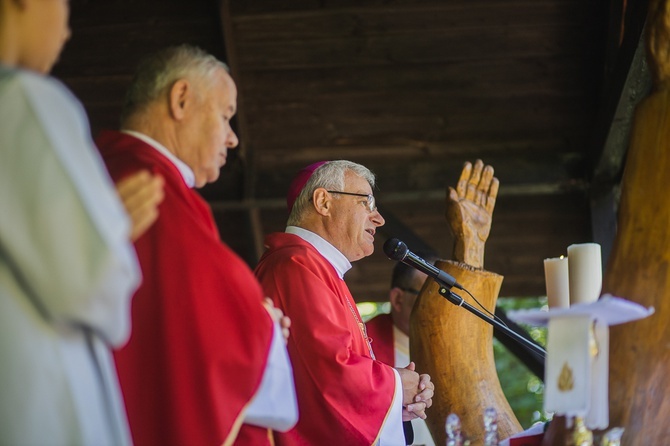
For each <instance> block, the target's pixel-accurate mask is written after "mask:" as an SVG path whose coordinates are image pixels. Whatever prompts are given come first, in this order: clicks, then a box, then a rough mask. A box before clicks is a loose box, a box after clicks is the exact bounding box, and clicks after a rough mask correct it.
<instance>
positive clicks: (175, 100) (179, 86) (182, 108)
mask: <svg viewBox="0 0 670 446" xmlns="http://www.w3.org/2000/svg"><path fill="white" fill-rule="evenodd" d="M192 96H193V88H192V87H191V84H190V83H189V82H188V81H187V80H186V79H179V80H178V81H177V82H175V83H174V84H172V87H170V95H169V97H168V101H169V103H168V108H169V109H170V116H172V117H173V118H174V119H176V120H177V121H181V120H182V119H184V116H185V115H186V103H187V102H188V101H189V100H191V98H192Z"/></svg>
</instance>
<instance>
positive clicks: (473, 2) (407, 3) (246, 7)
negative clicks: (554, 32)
mask: <svg viewBox="0 0 670 446" xmlns="http://www.w3.org/2000/svg"><path fill="white" fill-rule="evenodd" d="M582 4H583V2H580V1H579V0H562V1H557V0H536V1H519V0H507V1H495V0H450V1H449V2H445V1H444V0H265V1H264V0H260V1H253V2H252V1H236V2H234V3H233V9H232V12H233V14H234V15H236V16H245V17H246V16H256V17H257V16H264V15H287V16H288V15H293V14H296V15H301V16H304V15H307V14H310V13H311V14H323V13H334V12H359V13H360V12H366V11H368V10H375V11H379V10H386V11H396V12H404V11H412V10H417V9H418V10H433V9H436V10H443V9H450V10H451V11H453V12H454V15H456V14H457V12H458V11H459V10H460V9H464V8H477V9H495V10H498V9H497V8H505V9H504V11H503V12H505V13H506V14H511V12H510V11H515V10H516V11H518V10H526V9H533V8H535V9H538V8H548V7H557V6H558V7H561V8H566V7H568V6H569V5H580V6H581V5H582ZM447 23H451V22H447Z"/></svg>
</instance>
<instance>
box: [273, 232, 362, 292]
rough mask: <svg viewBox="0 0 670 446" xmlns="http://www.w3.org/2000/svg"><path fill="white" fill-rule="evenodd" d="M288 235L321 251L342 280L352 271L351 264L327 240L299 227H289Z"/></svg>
mask: <svg viewBox="0 0 670 446" xmlns="http://www.w3.org/2000/svg"><path fill="white" fill-rule="evenodd" d="M285 232H286V233H287V234H293V235H297V236H298V237H300V238H301V239H303V240H304V241H306V242H307V243H309V244H310V245H312V246H314V248H315V249H316V250H317V251H319V254H321V255H322V256H323V257H325V258H326V260H328V262H329V263H330V264H331V265H333V268H335V271H337V275H338V276H340V279H344V274H345V273H346V272H347V271H349V270H350V269H351V262H349V260H348V259H347V258H346V257H345V256H344V254H342V253H341V252H340V251H339V250H338V249H337V248H336V247H334V246H333V245H331V244H330V243H329V242H328V241H326V239H324V238H323V237H321V236H319V235H317V234H315V233H314V232H312V231H308V230H307V229H303V228H300V227H298V226H287V227H286V231H285Z"/></svg>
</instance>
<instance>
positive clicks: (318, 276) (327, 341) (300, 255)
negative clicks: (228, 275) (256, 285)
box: [256, 233, 395, 446]
mask: <svg viewBox="0 0 670 446" xmlns="http://www.w3.org/2000/svg"><path fill="white" fill-rule="evenodd" d="M266 245H267V246H268V248H269V249H268V251H266V253H265V254H264V255H263V257H262V258H261V260H260V262H259V264H258V266H257V267H256V275H257V276H258V278H259V280H260V282H261V285H262V286H263V289H264V290H265V292H266V293H267V294H268V295H269V296H270V297H272V298H273V299H274V301H275V304H276V305H277V306H278V307H279V308H281V309H282V310H283V311H284V313H285V314H286V315H288V316H289V317H290V318H291V336H290V337H289V340H288V351H289V355H290V357H291V362H292V364H293V376H294V378H295V385H296V392H297V396H298V407H299V409H300V419H299V420H298V424H297V425H296V427H295V428H293V429H292V430H290V431H289V432H287V433H278V432H275V433H274V436H275V441H276V443H277V445H280V446H283V445H338V446H341V445H347V446H355V445H371V444H373V443H374V442H375V441H376V440H377V438H378V436H379V433H380V431H381V427H382V424H383V423H384V421H385V419H386V417H387V414H388V412H389V410H390V408H391V405H392V402H393V396H394V390H395V377H394V372H393V370H392V368H391V367H389V366H388V365H386V364H383V363H381V362H379V361H376V360H374V359H372V358H371V356H370V350H369V348H368V345H367V341H366V340H365V339H364V337H363V334H362V332H361V328H362V322H360V321H361V319H360V315H359V314H358V310H357V309H356V306H355V303H354V299H353V298H352V297H351V294H350V293H349V289H348V288H347V285H346V284H345V282H344V281H343V280H342V279H340V278H339V277H338V275H337V272H336V271H335V269H334V268H333V266H332V265H331V264H330V263H329V262H328V261H327V260H326V259H325V258H324V257H323V256H322V255H321V254H319V252H318V251H317V250H316V249H315V248H314V247H313V246H312V245H310V244H309V243H307V242H306V241H304V240H303V239H301V238H300V237H298V236H296V235H293V234H284V233H276V234H272V235H270V236H268V237H267V239H266ZM359 323H360V325H359Z"/></svg>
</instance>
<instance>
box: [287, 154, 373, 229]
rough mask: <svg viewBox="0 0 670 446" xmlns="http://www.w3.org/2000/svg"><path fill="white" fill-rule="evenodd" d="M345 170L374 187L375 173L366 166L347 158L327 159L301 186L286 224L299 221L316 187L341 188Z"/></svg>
mask: <svg viewBox="0 0 670 446" xmlns="http://www.w3.org/2000/svg"><path fill="white" fill-rule="evenodd" d="M347 171H351V172H353V173H355V174H356V175H358V176H359V177H361V178H363V179H365V180H366V181H367V182H368V183H369V184H370V187H372V188H374V187H375V174H374V173H372V172H371V171H370V169H368V168H367V167H365V166H363V165H361V164H357V163H354V162H352V161H347V160H336V161H328V162H327V163H326V164H324V165H322V166H319V167H318V168H317V169H316V170H315V171H314V173H313V174H312V176H311V177H310V178H309V180H307V183H306V184H305V187H303V188H302V190H301V191H300V194H298V198H296V200H295V203H294V204H293V209H292V210H291V213H290V214H289V216H288V221H287V222H286V225H287V226H295V225H297V224H298V223H300V221H301V220H302V218H303V216H304V215H305V213H306V212H307V210H308V209H309V208H310V204H309V203H310V201H311V199H312V195H313V194H314V191H315V190H316V189H318V188H320V187H323V188H324V189H326V190H339V191H341V190H343V189H344V176H345V174H346V173H347Z"/></svg>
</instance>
